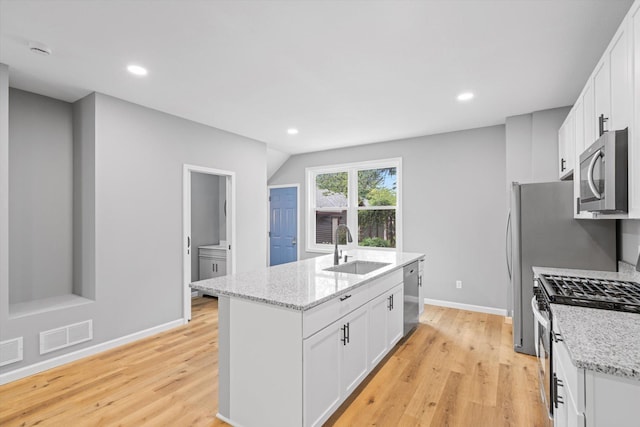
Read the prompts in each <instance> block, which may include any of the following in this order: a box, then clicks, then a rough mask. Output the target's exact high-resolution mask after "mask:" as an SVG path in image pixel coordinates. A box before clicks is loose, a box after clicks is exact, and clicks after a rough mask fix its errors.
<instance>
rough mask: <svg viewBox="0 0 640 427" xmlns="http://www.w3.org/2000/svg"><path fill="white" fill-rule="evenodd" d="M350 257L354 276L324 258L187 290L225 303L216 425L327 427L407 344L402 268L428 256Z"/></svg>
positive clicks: (386, 254)
mask: <svg viewBox="0 0 640 427" xmlns="http://www.w3.org/2000/svg"><path fill="white" fill-rule="evenodd" d="M349 255H350V258H352V259H354V260H353V261H350V262H348V263H347V264H345V265H343V266H340V268H342V269H345V270H346V271H348V270H351V271H353V272H341V271H331V269H333V268H334V266H333V256H332V255H327V256H322V257H318V258H312V259H307V260H304V261H299V262H295V263H290V264H283V265H279V266H275V267H269V268H265V269H262V270H258V271H254V272H249V273H242V274H237V275H232V276H225V277H220V278H214V279H208V280H203V281H199V282H195V283H192V284H191V287H192V288H193V289H196V290H200V291H204V292H206V293H209V294H214V295H218V297H219V302H218V310H219V311H218V316H219V320H218V331H219V335H218V347H219V359H218V368H219V375H218V377H219V379H218V381H219V385H218V394H219V396H218V417H219V418H220V419H222V420H224V421H227V422H229V423H230V424H232V425H236V426H244V427H251V426H282V427H284V426H315V425H321V424H322V423H323V422H324V421H326V419H328V418H329V416H331V414H332V413H333V412H334V411H335V410H336V409H337V408H338V407H339V406H340V404H341V403H342V402H344V401H345V400H346V399H347V397H348V396H349V395H350V394H351V393H352V392H353V391H354V390H355V388H356V387H357V386H358V385H359V384H360V382H362V380H363V379H364V378H366V376H367V375H368V374H369V373H370V372H371V371H372V369H373V368H375V366H376V365H377V364H378V363H379V362H380V361H381V360H383V359H384V356H385V355H386V354H387V353H388V352H389V351H390V350H391V349H392V348H393V347H394V346H395V345H396V343H397V342H398V341H399V340H400V339H401V338H402V335H403V297H404V289H403V267H404V266H407V265H413V263H416V264H415V265H416V268H417V265H418V261H419V260H421V259H424V255H423V254H417V253H398V252H388V251H373V250H370V251H367V250H358V251H349ZM359 268H365V271H356V270H357V269H359ZM366 268H369V269H371V268H375V269H373V270H372V271H370V272H366ZM361 272H364V273H365V274H356V273H361Z"/></svg>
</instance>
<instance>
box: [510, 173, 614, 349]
mask: <svg viewBox="0 0 640 427" xmlns="http://www.w3.org/2000/svg"><path fill="white" fill-rule="evenodd" d="M573 203H574V198H573V182H572V181H558V182H545V183H536V184H518V183H517V182H514V183H512V187H511V209H510V211H509V216H508V218H507V237H506V255H507V272H508V274H509V278H510V280H511V288H510V291H511V295H512V297H513V306H512V308H513V348H514V349H515V351H517V352H520V353H527V354H535V347H534V336H533V312H532V310H531V298H532V297H533V271H532V270H531V267H533V266H538V267H560V268H563V267H564V268H579V269H588V270H606V271H615V270H616V268H617V256H616V221H615V220H609V219H599V220H587V219H583V220H576V219H574V218H573Z"/></svg>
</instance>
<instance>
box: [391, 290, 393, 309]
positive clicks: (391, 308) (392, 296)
mask: <svg viewBox="0 0 640 427" xmlns="http://www.w3.org/2000/svg"><path fill="white" fill-rule="evenodd" d="M391 310H393V294H391Z"/></svg>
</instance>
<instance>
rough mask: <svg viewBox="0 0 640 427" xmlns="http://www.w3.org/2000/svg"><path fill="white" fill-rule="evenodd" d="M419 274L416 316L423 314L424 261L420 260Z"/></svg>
mask: <svg viewBox="0 0 640 427" xmlns="http://www.w3.org/2000/svg"><path fill="white" fill-rule="evenodd" d="M419 265H420V273H419V276H418V298H419V299H420V301H418V304H419V305H418V307H419V308H418V316H421V315H422V313H424V298H425V293H424V260H422V259H421V260H420V263H419Z"/></svg>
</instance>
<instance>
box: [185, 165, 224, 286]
mask: <svg viewBox="0 0 640 427" xmlns="http://www.w3.org/2000/svg"><path fill="white" fill-rule="evenodd" d="M220 181H222V182H224V181H226V179H220V178H219V177H218V176H217V175H209V174H206V173H197V172H195V173H192V174H191V247H192V248H193V250H192V251H191V280H192V281H194V282H195V281H196V280H199V274H198V273H199V271H198V270H199V268H198V247H199V246H202V245H213V244H218V243H219V242H220V218H219V216H220Z"/></svg>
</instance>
